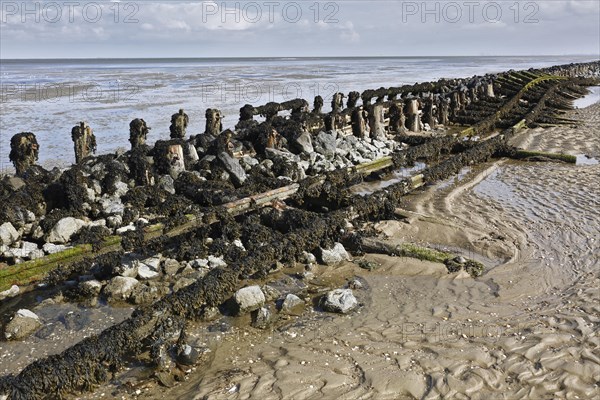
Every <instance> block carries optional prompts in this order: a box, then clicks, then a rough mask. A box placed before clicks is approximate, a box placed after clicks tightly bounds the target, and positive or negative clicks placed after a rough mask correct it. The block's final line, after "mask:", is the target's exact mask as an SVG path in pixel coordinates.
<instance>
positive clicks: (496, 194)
mask: <svg viewBox="0 0 600 400" xmlns="http://www.w3.org/2000/svg"><path fill="white" fill-rule="evenodd" d="M474 191H475V193H476V194H478V195H483V196H486V197H490V198H493V199H497V200H498V201H499V202H508V203H510V202H511V201H512V200H514V199H515V197H516V193H515V192H514V190H513V189H512V187H511V186H509V185H507V184H506V183H504V182H503V181H502V180H501V179H500V168H498V169H496V170H494V171H493V172H492V173H491V174H490V175H488V176H487V177H486V178H485V179H483V180H482V181H481V182H479V184H477V186H475V187H474Z"/></svg>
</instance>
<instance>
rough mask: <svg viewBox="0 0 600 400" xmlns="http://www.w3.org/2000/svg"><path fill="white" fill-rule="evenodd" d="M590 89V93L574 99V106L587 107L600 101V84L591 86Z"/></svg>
mask: <svg viewBox="0 0 600 400" xmlns="http://www.w3.org/2000/svg"><path fill="white" fill-rule="evenodd" d="M588 90H589V91H590V93H589V94H587V95H585V96H584V97H582V98H580V99H577V100H575V101H573V107H575V108H586V107H589V106H591V105H592V104H596V103H600V86H590V87H588Z"/></svg>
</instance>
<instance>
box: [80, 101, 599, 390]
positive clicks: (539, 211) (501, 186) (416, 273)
mask: <svg viewBox="0 0 600 400" xmlns="http://www.w3.org/2000/svg"><path fill="white" fill-rule="evenodd" d="M570 117H572V118H574V119H577V120H580V121H582V122H581V123H579V124H577V126H572V127H568V126H562V127H551V128H546V129H542V128H537V129H527V130H524V131H523V132H521V133H520V134H519V135H518V136H517V137H515V138H514V144H515V145H518V146H520V147H523V148H525V149H529V150H539V151H554V152H558V151H562V152H565V153H568V154H573V155H577V154H585V155H587V156H589V157H593V158H596V159H597V158H598V157H600V123H599V122H600V121H599V119H600V105H598V104H596V105H593V106H590V107H588V108H585V109H582V110H574V111H572V112H571V113H570ZM599 178H600V165H598V164H595V165H569V164H561V163H552V162H550V163H544V162H515V161H507V160H498V161H495V162H491V163H487V164H483V165H481V166H478V167H476V168H473V169H466V170H465V171H463V173H461V174H460V175H459V176H458V177H456V178H452V179H451V180H449V181H447V182H442V183H440V184H439V185H436V186H433V187H429V188H427V189H425V190H423V191H421V192H420V193H418V194H415V195H410V196H408V197H407V198H406V203H405V204H403V205H402V207H403V209H404V210H407V211H410V212H409V214H410V215H411V217H410V218H409V219H408V220H405V221H380V222H378V223H376V224H375V225H374V228H375V229H376V230H378V231H379V232H380V237H381V238H382V239H384V240H387V241H389V242H391V243H394V242H395V241H396V242H401V241H404V240H410V241H413V242H417V243H423V244H428V245H430V246H433V247H436V248H440V249H453V250H455V251H458V252H460V253H462V254H464V255H465V256H469V257H472V258H474V259H479V260H481V261H483V262H484V264H485V265H486V267H487V268H486V272H485V274H484V275H483V276H482V277H480V278H475V279H473V278H471V277H470V276H469V275H468V274H466V273H465V272H460V273H454V274H448V273H447V271H446V268H445V266H444V265H442V264H436V263H432V262H427V261H419V260H414V259H410V258H399V257H390V256H385V255H375V254H367V255H365V256H364V258H365V259H366V260H369V261H372V262H374V263H376V264H377V265H378V267H377V268H374V269H373V270H371V271H367V270H365V269H362V268H359V267H358V266H357V264H356V262H353V263H346V264H344V265H342V266H337V267H325V266H319V267H318V268H317V270H316V271H317V272H316V274H317V276H318V280H320V281H321V282H326V283H328V284H330V285H331V284H332V283H335V282H337V283H340V282H341V283H343V282H345V281H347V280H348V279H352V278H358V279H359V280H360V281H361V282H362V283H363V285H364V286H363V289H360V290H357V291H355V292H356V293H357V296H358V297H359V300H360V302H361V307H360V308H359V309H358V311H356V312H354V313H352V314H349V315H346V316H339V315H326V316H324V315H323V314H322V313H317V312H314V311H309V312H305V313H304V314H303V315H302V316H300V317H289V320H288V321H286V322H284V323H283V324H280V326H279V327H278V329H275V330H274V331H272V332H266V333H265V332H262V331H258V330H256V329H253V328H251V327H248V326H247V324H245V323H244V321H239V322H240V323H239V325H237V326H233V327H231V328H230V330H229V332H228V333H227V334H223V335H219V334H216V335H213V336H212V337H211V338H210V346H211V348H212V350H213V352H214V354H213V355H212V357H213V358H212V362H211V363H210V364H209V365H206V366H204V367H200V368H198V369H197V370H195V371H194V372H192V373H191V374H190V375H188V376H187V377H186V379H185V381H184V382H181V383H178V384H177V385H176V386H175V387H173V388H170V389H167V388H164V387H160V386H157V385H156V384H155V383H145V384H142V385H141V386H137V387H135V388H133V389H131V390H130V391H128V392H124V391H123V390H122V389H121V390H116V389H115V387H114V386H110V385H106V386H103V387H101V388H100V389H99V390H97V391H96V392H95V393H94V394H90V395H85V396H83V397H82V398H103V397H105V396H106V395H109V394H110V393H112V395H113V396H117V398H136V397H139V398H149V399H159V398H165V396H166V397H168V398H193V399H250V398H260V399H300V398H302V399H311V398H339V399H398V398H403V399H404V398H407V399H408V398H416V399H434V398H473V399H500V398H503V399H517V398H523V399H525V398H527V399H542V398H566V399H576V398H580V399H581V398H594V397H595V396H597V395H598V393H599V390H600V389H599V387H598V383H597V382H598V380H599V379H600V351H599V346H600V343H599V338H598V323H599V321H600V319H599V317H598V315H599V312H600V307H599V306H598V304H599V300H600V291H599V288H600V273H599V272H598V271H599V268H598V267H599V266H600V261H599V258H598V254H599V251H600V246H599V243H598V237H600V226H599V225H598V221H599V220H600V212H599V211H598V210H599V209H600V208H599V207H598V205H599V201H598V199H599V198H600V189H599V187H598V185H597V182H598V181H599ZM405 212H406V211H405ZM354 261H357V260H356V259H355V260H354ZM203 340H206V336H204V337H203ZM78 398H79V397H78Z"/></svg>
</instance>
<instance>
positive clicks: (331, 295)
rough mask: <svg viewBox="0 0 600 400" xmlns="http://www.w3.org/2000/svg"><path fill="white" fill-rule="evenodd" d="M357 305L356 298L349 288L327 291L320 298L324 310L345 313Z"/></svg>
mask: <svg viewBox="0 0 600 400" xmlns="http://www.w3.org/2000/svg"><path fill="white" fill-rule="evenodd" d="M357 306H358V300H356V297H354V294H353V293H352V290H351V289H335V290H332V291H330V292H327V294H326V295H325V297H323V299H322V300H321V307H323V309H324V310H325V311H329V312H335V313H341V314H346V313H349V312H350V311H352V310H354V309H355V308H356V307H357Z"/></svg>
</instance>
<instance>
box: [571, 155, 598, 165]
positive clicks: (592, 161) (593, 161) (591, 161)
mask: <svg viewBox="0 0 600 400" xmlns="http://www.w3.org/2000/svg"><path fill="white" fill-rule="evenodd" d="M576 157H577V161H576V162H575V165H598V159H597V158H594V157H591V156H588V155H586V154H577V156H576Z"/></svg>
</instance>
